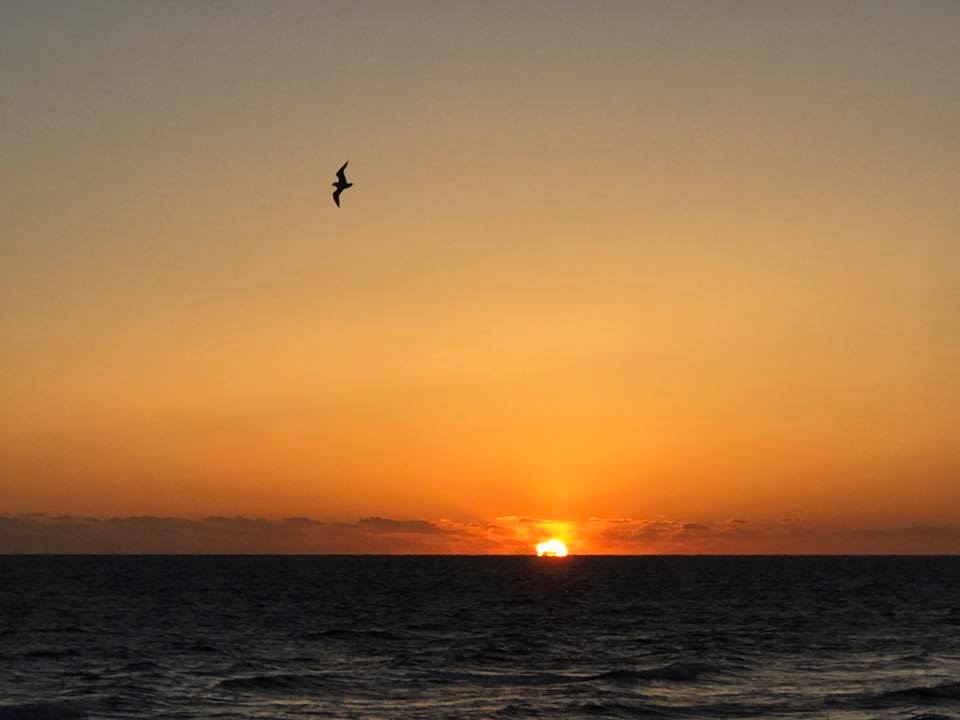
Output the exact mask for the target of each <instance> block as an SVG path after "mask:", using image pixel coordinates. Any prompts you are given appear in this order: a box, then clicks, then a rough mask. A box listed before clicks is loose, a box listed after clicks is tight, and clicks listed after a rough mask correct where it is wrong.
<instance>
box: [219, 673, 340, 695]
mask: <svg viewBox="0 0 960 720" xmlns="http://www.w3.org/2000/svg"><path fill="white" fill-rule="evenodd" d="M330 685H331V680H330V679H329V678H326V677H324V676H323V675H296V674H278V675H253V676H251V677H238V678H227V679H226V680H221V681H220V682H218V683H217V687H218V688H220V689H221V690H227V691H229V692H238V693H298V692H308V691H311V690H320V689H324V688H328V687H329V686H330Z"/></svg>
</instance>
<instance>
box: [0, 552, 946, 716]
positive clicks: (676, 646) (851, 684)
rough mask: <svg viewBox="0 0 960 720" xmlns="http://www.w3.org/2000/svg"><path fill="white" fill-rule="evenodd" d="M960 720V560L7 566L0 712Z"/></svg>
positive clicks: (1, 590)
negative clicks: (939, 719) (955, 719)
mask: <svg viewBox="0 0 960 720" xmlns="http://www.w3.org/2000/svg"><path fill="white" fill-rule="evenodd" d="M957 717H960V558H957V557H730V558H721V557H576V556H571V557H567V558H534V557H423V556H419V557H412V556H411V557H382V556H378V557H374V556H359V557H357V556H351V557H347V556H309V557H308V556H293V557H292V556H243V557H239V556H229V557H209V556H192V557H184V556H166V557H164V556H148V557H135V556H96V557H95V556H70V557H53V556H5V557H0V720H11V719H13V718H16V719H17V720H21V719H31V720H33V719H53V718H171V719H173V718H395V719H399V720H402V719H405V718H850V719H851V720H852V719H854V718H856V719H859V718H898V719H906V718H912V719H913V720H919V719H920V718H924V719H925V720H933V719H935V718H957Z"/></svg>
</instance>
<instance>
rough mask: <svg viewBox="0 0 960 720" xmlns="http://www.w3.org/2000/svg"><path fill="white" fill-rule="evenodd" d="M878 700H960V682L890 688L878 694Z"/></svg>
mask: <svg viewBox="0 0 960 720" xmlns="http://www.w3.org/2000/svg"><path fill="white" fill-rule="evenodd" d="M879 699H880V700H893V701H908V702H914V703H920V704H928V703H938V702H942V701H950V700H960V682H947V683H941V684H940V685H929V686H925V685H920V686H917V687H912V688H907V689H905V690H892V691H890V692H885V693H883V694H882V695H880V696H879Z"/></svg>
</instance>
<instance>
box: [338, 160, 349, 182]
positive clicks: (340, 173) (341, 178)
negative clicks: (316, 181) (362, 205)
mask: <svg viewBox="0 0 960 720" xmlns="http://www.w3.org/2000/svg"><path fill="white" fill-rule="evenodd" d="M349 162H350V161H349V160H347V162H345V163H344V164H343V165H342V166H341V168H340V169H339V170H337V180H339V181H340V182H341V183H345V182H346V181H347V176H346V175H344V174H343V171H344V170H346V169H347V163H349Z"/></svg>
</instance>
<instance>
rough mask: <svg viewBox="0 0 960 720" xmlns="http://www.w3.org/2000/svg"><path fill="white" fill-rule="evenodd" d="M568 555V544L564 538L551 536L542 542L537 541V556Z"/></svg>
mask: <svg viewBox="0 0 960 720" xmlns="http://www.w3.org/2000/svg"><path fill="white" fill-rule="evenodd" d="M544 556H546V557H566V556H567V546H566V544H565V543H564V542H563V541H562V540H557V538H550V539H549V540H545V541H544V542H542V543H537V557H544Z"/></svg>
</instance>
